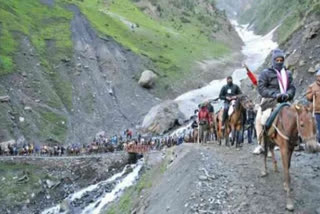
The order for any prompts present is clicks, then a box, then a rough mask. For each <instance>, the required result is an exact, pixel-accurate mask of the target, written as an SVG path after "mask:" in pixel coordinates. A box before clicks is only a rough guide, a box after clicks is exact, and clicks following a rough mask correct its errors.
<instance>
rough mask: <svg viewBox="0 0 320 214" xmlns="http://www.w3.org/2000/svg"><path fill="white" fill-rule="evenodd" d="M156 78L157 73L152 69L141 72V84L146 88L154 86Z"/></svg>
mask: <svg viewBox="0 0 320 214" xmlns="http://www.w3.org/2000/svg"><path fill="white" fill-rule="evenodd" d="M156 79H157V75H156V74H155V73H154V72H152V71H150V70H145V71H144V72H142V74H141V77H140V79H139V85H140V86H142V87H144V88H152V87H153V85H154V83H155V80H156Z"/></svg>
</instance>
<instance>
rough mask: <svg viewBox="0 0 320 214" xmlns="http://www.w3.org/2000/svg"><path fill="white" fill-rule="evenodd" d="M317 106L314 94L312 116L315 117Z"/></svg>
mask: <svg viewBox="0 0 320 214" xmlns="http://www.w3.org/2000/svg"><path fill="white" fill-rule="evenodd" d="M315 106H316V95H315V94H314V95H313V98H312V116H313V117H315V110H314V109H315Z"/></svg>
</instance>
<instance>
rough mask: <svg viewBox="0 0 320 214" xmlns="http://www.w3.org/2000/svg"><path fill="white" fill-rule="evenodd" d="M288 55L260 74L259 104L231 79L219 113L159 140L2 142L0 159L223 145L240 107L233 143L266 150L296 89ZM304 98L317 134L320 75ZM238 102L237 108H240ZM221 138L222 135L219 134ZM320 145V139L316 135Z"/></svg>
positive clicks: (208, 108) (204, 110)
mask: <svg viewBox="0 0 320 214" xmlns="http://www.w3.org/2000/svg"><path fill="white" fill-rule="evenodd" d="M284 59H285V56H284V53H283V51H281V50H279V49H276V50H274V51H273V52H272V66H271V67H270V68H268V69H265V70H263V71H262V72H261V74H260V76H259V80H258V81H257V91H258V93H259V95H260V96H261V98H262V100H261V103H260V104H258V105H254V104H253V103H249V104H248V105H247V106H244V105H245V104H241V101H239V98H240V97H241V96H242V91H241V89H240V87H239V86H238V85H236V84H234V83H233V79H232V77H231V76H229V77H227V84H226V85H225V86H223V87H222V89H221V92H220V95H219V98H218V99H219V100H221V101H223V107H222V108H221V109H220V110H219V111H217V112H215V109H214V103H215V102H217V100H218V99H215V100H207V101H205V102H204V103H201V104H199V108H198V109H197V110H195V112H194V113H195V114H194V116H192V117H191V120H192V122H191V123H190V124H191V125H190V126H189V127H188V128H187V129H185V130H184V131H183V132H182V133H178V134H177V133H176V134H167V135H165V136H157V137H142V136H141V134H139V133H136V135H135V136H134V134H133V131H132V130H130V129H127V130H125V131H124V132H123V133H121V134H120V135H113V136H111V137H107V136H106V134H105V133H104V132H102V133H101V134H99V135H98V136H96V137H95V138H94V139H93V141H92V142H91V143H89V144H84V145H80V144H79V143H78V144H71V145H68V146H66V147H65V146H62V145H41V146H40V145H37V144H33V143H24V144H23V145H22V146H20V145H18V144H16V143H12V142H11V143H10V142H8V143H2V144H1V145H0V155H32V154H37V155H53V156H61V155H79V154H92V153H103V152H113V151H119V150H123V149H124V148H125V146H126V145H127V144H128V143H131V144H136V145H138V144H143V145H149V146H150V147H152V149H161V148H163V147H164V146H167V147H170V146H172V145H179V144H181V143H183V142H198V143H207V141H208V140H209V141H219V140H221V138H222V137H223V135H224V137H226V135H229V134H230V132H232V131H239V130H238V129H236V128H235V127H234V128H233V130H231V131H230V130H229V129H232V128H230V121H231V116H232V114H233V113H234V111H235V108H237V107H236V106H237V105H238V106H239V105H243V108H242V109H241V113H240V115H239V116H238V117H237V120H239V121H235V122H236V123H237V126H239V127H241V129H240V130H241V131H240V135H239V136H240V137H239V136H237V135H234V133H233V132H232V133H231V134H233V136H232V137H233V138H235V137H237V138H238V139H240V143H241V144H243V142H244V140H245V137H246V138H247V141H248V143H249V144H252V143H253V138H257V141H258V144H259V147H258V150H259V151H262V150H263V145H264V143H263V140H262V139H261V135H262V133H263V131H264V130H265V126H266V123H267V120H268V118H269V117H270V115H271V113H272V111H273V109H275V107H276V106H277V105H278V104H279V103H280V104H281V103H287V102H292V101H293V99H294V96H295V90H296V89H295V86H294V81H293V77H292V74H291V72H290V71H288V70H287V69H286V68H285V66H284ZM306 98H307V100H308V101H310V102H311V103H312V105H311V108H312V111H313V114H314V116H315V119H316V121H317V123H316V124H317V127H316V128H317V131H318V133H320V125H319V124H320V70H319V71H318V72H317V74H316V81H315V83H313V84H312V85H310V86H309V88H308V91H307V93H306ZM237 101H238V104H237ZM221 133H223V134H221ZM318 141H320V137H319V136H318Z"/></svg>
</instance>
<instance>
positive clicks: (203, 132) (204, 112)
mask: <svg viewBox="0 0 320 214" xmlns="http://www.w3.org/2000/svg"><path fill="white" fill-rule="evenodd" d="M200 108H201V109H200V111H199V113H198V121H199V138H198V139H199V140H200V141H201V143H207V132H208V127H209V124H211V117H210V114H209V111H208V108H207V106H206V105H203V104H202V105H201V107H200ZM198 143H199V142H198Z"/></svg>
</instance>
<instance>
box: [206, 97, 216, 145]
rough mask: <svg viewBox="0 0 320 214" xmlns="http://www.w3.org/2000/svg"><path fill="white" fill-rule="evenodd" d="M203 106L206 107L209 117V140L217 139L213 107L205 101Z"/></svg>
mask: <svg viewBox="0 0 320 214" xmlns="http://www.w3.org/2000/svg"><path fill="white" fill-rule="evenodd" d="M205 104H206V105H207V108H208V111H209V115H210V117H211V124H210V127H209V129H210V130H209V132H210V136H209V139H210V140H211V141H212V140H214V139H217V132H216V123H215V119H214V107H213V105H212V104H211V103H210V101H206V102H205Z"/></svg>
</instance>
